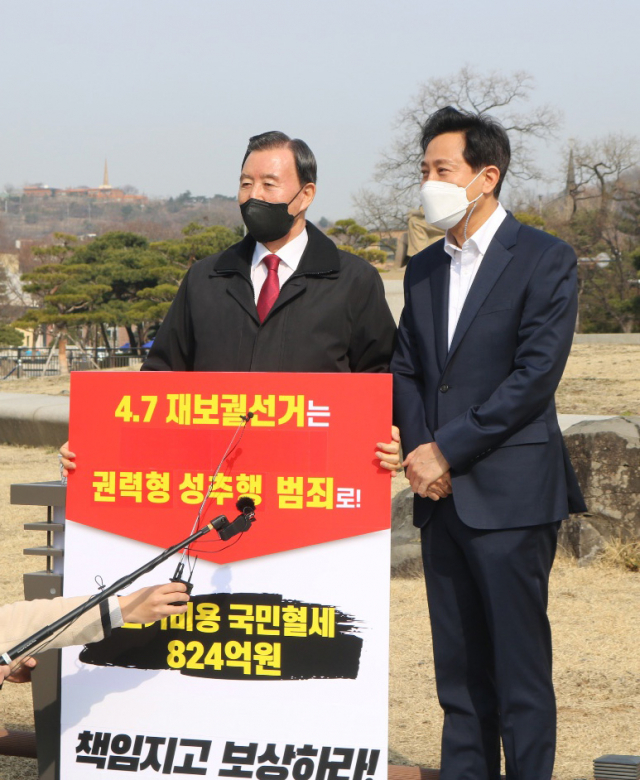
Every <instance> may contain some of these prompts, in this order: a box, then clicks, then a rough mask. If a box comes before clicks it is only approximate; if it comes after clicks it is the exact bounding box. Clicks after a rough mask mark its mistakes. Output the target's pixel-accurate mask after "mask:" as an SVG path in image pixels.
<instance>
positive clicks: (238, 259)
mask: <svg viewBox="0 0 640 780" xmlns="http://www.w3.org/2000/svg"><path fill="white" fill-rule="evenodd" d="M255 245H256V244H255V241H254V240H253V239H252V238H251V236H245V237H244V238H243V239H242V241H240V243H238V244H234V245H233V246H231V247H229V248H228V249H225V251H224V252H222V254H221V255H220V257H218V259H217V260H216V262H215V263H214V265H213V269H212V273H211V274H209V276H210V277H216V276H226V277H228V278H229V282H228V284H227V292H228V293H229V295H230V296H231V297H232V298H233V299H234V300H236V301H237V302H238V303H239V304H240V306H242V308H243V309H244V310H245V311H246V312H247V314H249V315H250V316H251V317H252V318H253V319H254V320H255V321H256V322H257V323H258V324H260V318H259V317H258V310H257V308H256V303H255V300H254V298H253V286H252V284H251V258H252V256H253V250H254V247H255Z"/></svg>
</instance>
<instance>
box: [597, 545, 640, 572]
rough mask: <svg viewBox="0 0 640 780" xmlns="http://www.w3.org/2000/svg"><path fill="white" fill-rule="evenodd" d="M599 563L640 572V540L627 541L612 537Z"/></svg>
mask: <svg viewBox="0 0 640 780" xmlns="http://www.w3.org/2000/svg"><path fill="white" fill-rule="evenodd" d="M598 563H600V564H601V565H604V566H605V567H614V568H619V569H626V570H627V571H630V572H640V542H628V541H627V542H625V541H623V540H622V539H611V540H610V541H608V542H607V545H606V547H605V549H604V551H603V553H602V555H601V556H600V558H599V560H598Z"/></svg>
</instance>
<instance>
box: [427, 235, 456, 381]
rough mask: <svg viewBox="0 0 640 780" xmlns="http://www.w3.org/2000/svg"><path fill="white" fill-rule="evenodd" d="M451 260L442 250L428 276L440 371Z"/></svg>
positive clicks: (445, 357) (445, 349) (442, 362)
mask: <svg viewBox="0 0 640 780" xmlns="http://www.w3.org/2000/svg"><path fill="white" fill-rule="evenodd" d="M450 270H451V258H450V257H449V255H448V254H447V253H446V252H445V251H444V250H442V256H441V258H440V262H439V263H438V265H437V266H436V267H435V268H434V269H433V271H432V272H431V274H430V281H429V283H430V286H431V311H432V312H433V332H434V333H435V338H436V357H437V358H438V365H439V366H440V369H441V370H442V369H443V368H444V364H445V362H446V359H447V341H448V327H449V278H450Z"/></svg>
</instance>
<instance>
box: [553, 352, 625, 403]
mask: <svg viewBox="0 0 640 780" xmlns="http://www.w3.org/2000/svg"><path fill="white" fill-rule="evenodd" d="M556 402H557V405H558V411H559V412H561V413H563V414H611V415H618V414H620V415H630V414H640V345H637V344H620V345H617V344H574V345H573V349H572V350H571V355H570V356H569V361H568V363H567V367H566V369H565V372H564V376H563V377H562V382H561V383H560V387H559V388H558V392H557V394H556Z"/></svg>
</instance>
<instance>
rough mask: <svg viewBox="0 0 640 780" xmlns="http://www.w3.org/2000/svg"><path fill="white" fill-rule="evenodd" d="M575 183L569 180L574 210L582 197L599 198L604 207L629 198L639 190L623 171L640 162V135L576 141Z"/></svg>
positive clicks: (573, 153)
mask: <svg viewBox="0 0 640 780" xmlns="http://www.w3.org/2000/svg"><path fill="white" fill-rule="evenodd" d="M570 154H571V155H572V156H573V166H574V171H575V183H569V193H568V194H569V195H570V197H571V198H572V200H573V202H574V212H575V210H576V208H577V204H578V202H579V201H582V200H596V199H597V200H598V202H599V205H600V208H601V209H605V210H606V209H607V208H608V207H609V206H610V204H611V203H612V201H618V202H619V201H625V200H629V198H630V197H634V196H635V194H637V193H632V192H630V191H629V188H628V186H627V183H626V182H625V179H624V176H623V174H625V173H626V172H627V171H631V170H632V169H633V168H635V166H636V165H638V162H639V161H640V143H639V142H638V139H637V138H636V136H633V135H626V134H624V133H611V134H610V135H606V136H603V137H602V138H595V139H594V140H592V141H587V142H585V141H579V140H578V141H575V140H574V141H573V142H572V148H571V151H570Z"/></svg>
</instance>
